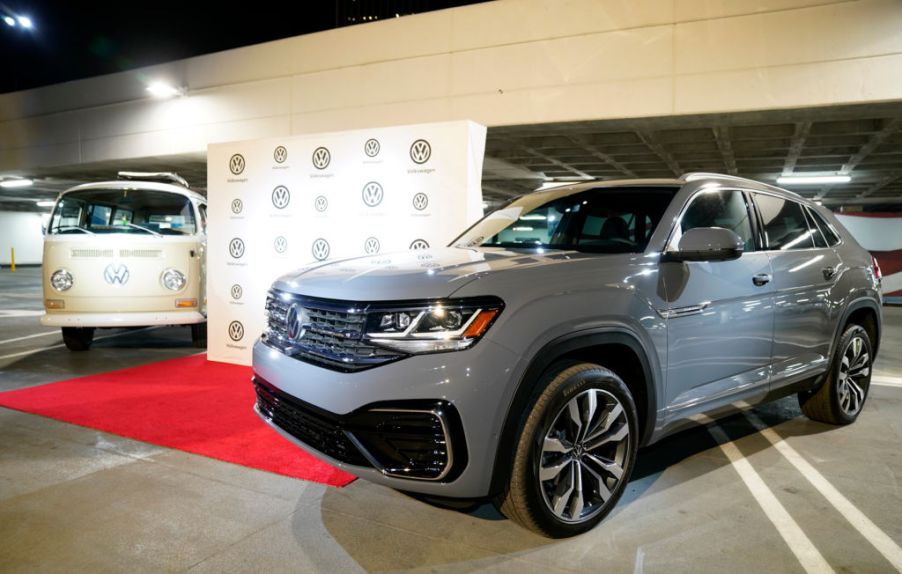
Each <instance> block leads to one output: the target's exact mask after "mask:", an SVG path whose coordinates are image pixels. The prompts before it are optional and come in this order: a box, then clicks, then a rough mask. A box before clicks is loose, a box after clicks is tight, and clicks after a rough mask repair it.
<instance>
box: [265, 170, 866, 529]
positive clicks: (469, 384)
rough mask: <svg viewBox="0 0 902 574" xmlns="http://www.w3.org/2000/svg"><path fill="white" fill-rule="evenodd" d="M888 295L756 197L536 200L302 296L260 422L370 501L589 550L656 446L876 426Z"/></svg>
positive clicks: (320, 280)
mask: <svg viewBox="0 0 902 574" xmlns="http://www.w3.org/2000/svg"><path fill="white" fill-rule="evenodd" d="M881 304H882V300H881V294H880V271H879V268H877V266H876V263H875V262H874V260H873V259H872V257H871V256H870V254H869V253H868V252H867V251H865V250H864V249H862V248H861V247H860V246H859V245H858V244H857V243H856V242H855V240H854V239H853V238H852V237H851V236H850V235H849V233H848V232H847V231H846V230H845V229H843V227H842V226H841V225H840V224H839V223H838V222H837V220H836V219H835V218H834V217H833V215H831V213H830V212H829V211H828V210H826V209H824V208H822V207H820V206H818V205H815V204H814V203H812V202H810V201H807V200H805V199H803V198H801V197H799V196H798V195H796V194H793V193H790V192H788V191H785V190H783V189H779V188H776V187H772V186H770V185H765V184H762V183H758V182H755V181H750V180H746V179H741V178H736V177H729V176H724V175H716V174H689V175H686V176H683V177H682V178H679V179H666V180H665V179H661V180H651V179H646V180H627V181H606V182H593V183H582V184H579V185H572V186H568V187H562V188H557V189H553V190H548V191H540V192H536V193H531V194H528V195H525V196H522V197H520V198H517V199H516V200H514V201H512V202H510V203H508V204H507V205H505V206H504V207H502V208H501V209H498V210H497V211H494V212H493V213H490V214H489V215H487V216H486V217H484V218H483V219H482V220H480V221H479V222H478V223H476V224H475V225H473V226H472V227H471V228H470V229H468V230H467V231H466V232H464V233H463V234H462V235H461V236H460V237H458V238H457V239H456V240H455V241H454V242H452V245H451V246H450V247H447V248H443V249H433V250H419V251H410V252H407V253H397V254H389V255H376V256H366V257H361V258H356V259H348V260H343V261H336V262H332V263H319V264H315V265H310V266H308V267H304V268H302V269H300V270H298V271H296V272H294V273H291V274H289V275H286V276H284V277H282V278H280V279H279V280H278V281H276V282H275V284H274V285H273V287H272V290H271V292H270V294H269V297H268V299H267V303H266V314H267V329H266V332H265V333H264V335H263V336H262V338H261V339H260V340H259V341H258V342H257V344H256V345H255V346H254V360H253V364H254V384H255V387H256V392H257V403H256V410H257V412H258V413H259V415H260V416H261V417H262V418H263V420H265V421H266V422H267V423H269V424H270V425H271V426H272V427H273V428H274V429H275V430H277V431H278V432H280V433H281V434H283V435H284V436H286V437H287V438H288V439H289V440H292V441H294V442H295V443H297V444H298V445H300V446H302V447H303V448H304V449H305V450H309V451H311V452H313V453H314V454H316V455H317V456H318V457H320V458H322V459H324V460H327V461H329V462H330V463H332V464H335V465H336V466H339V467H341V468H342V469H344V470H346V471H348V472H350V473H352V474H355V475H357V476H359V477H362V478H365V479H367V480H371V481H373V482H377V483H380V484H384V485H387V486H390V487H393V488H397V489H399V490H404V491H409V492H415V493H420V494H422V495H426V496H427V497H434V498H463V499H478V498H486V497H492V498H494V500H495V501H496V503H497V504H498V505H499V507H500V509H501V511H502V512H503V513H504V514H505V515H507V516H508V517H510V518H511V519H513V520H515V521H516V522H518V523H519V524H521V525H523V526H525V527H526V528H529V529H532V530H535V531H538V532H540V533H543V534H545V535H548V536H553V537H563V536H571V535H574V534H578V533H581V532H584V531H586V530H588V529H590V528H592V527H593V526H594V525H595V524H597V523H598V522H599V521H601V520H602V518H603V517H604V516H605V515H606V514H607V513H608V512H610V510H611V509H612V508H613V506H614V505H615V504H616V502H617V500H618V498H619V497H620V495H621V494H622V493H623V490H624V487H625V485H626V483H627V481H628V480H629V477H630V472H631V471H632V469H633V466H634V464H635V461H636V453H637V451H638V449H639V447H641V446H645V445H649V444H651V443H654V442H656V441H658V440H660V439H661V438H662V437H665V436H667V435H669V434H671V433H673V432H675V431H677V430H680V429H681V428H684V427H686V426H687V425H690V424H693V420H698V418H699V417H698V416H697V415H700V414H702V413H704V414H706V415H709V416H713V417H717V416H722V415H723V414H727V413H730V412H731V411H735V405H737V404H754V403H759V402H763V401H770V400H774V399H777V398H780V397H784V396H786V395H790V394H797V395H798V399H799V403H800V405H801V408H802V411H803V412H804V413H805V414H806V415H808V416H809V417H810V418H812V419H815V420H818V421H823V422H827V423H832V424H848V423H851V422H853V421H854V420H855V419H856V418H857V417H858V415H859V413H860V412H861V409H862V406H863V405H864V402H865V399H866V398H867V394H868V386H869V381H870V371H871V364H872V363H873V360H874V356H875V354H876V352H877V347H878V344H879V340H880V330H881Z"/></svg>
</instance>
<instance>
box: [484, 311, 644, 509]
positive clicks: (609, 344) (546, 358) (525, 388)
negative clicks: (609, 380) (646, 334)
mask: <svg viewBox="0 0 902 574" xmlns="http://www.w3.org/2000/svg"><path fill="white" fill-rule="evenodd" d="M624 348H625V349H624ZM614 350H619V351H621V353H620V354H619V355H617V357H616V359H615V361H616V364H611V361H610V360H607V361H606V360H605V359H606V358H611V357H613V356H614V355H612V354H611V353H612V351H614ZM623 350H628V351H629V353H622V351H623ZM567 359H572V360H579V361H581V362H597V363H600V364H601V365H602V366H604V367H605V368H608V369H611V370H612V371H614V372H615V373H616V374H617V375H618V376H620V377H621V378H622V379H624V382H625V383H626V384H627V386H628V387H629V388H630V390H631V391H633V394H634V396H636V397H637V400H636V410H637V411H638V414H639V425H640V435H641V438H640V445H645V444H647V443H648V442H649V440H650V439H651V436H652V434H653V431H654V428H655V424H656V417H657V392H656V386H655V383H656V380H657V376H656V371H655V368H654V363H653V362H652V361H653V358H652V355H651V354H650V353H649V349H648V348H647V346H646V344H645V343H643V342H642V340H641V339H640V338H639V337H638V336H637V335H636V334H634V333H632V332H631V331H629V330H628V329H626V328H622V327H614V328H599V329H591V330H589V331H582V332H578V333H572V334H569V335H565V336H562V337H559V338H557V339H554V340H552V341H550V342H549V343H547V344H545V346H543V347H542V348H541V349H540V350H539V351H538V352H537V353H535V355H534V356H533V358H532V360H531V361H530V363H529V366H528V367H527V368H526V370H525V372H524V374H523V376H522V377H521V379H520V382H519V384H518V386H517V389H516V391H515V393H514V396H513V399H512V400H511V402H510V404H509V405H508V409H507V412H506V414H505V420H504V425H503V426H502V430H501V436H500V437H499V440H498V446H497V448H496V450H495V462H494V465H493V470H492V480H491V486H490V489H491V494H496V493H498V492H501V491H502V490H503V489H504V485H505V484H506V482H507V480H508V478H509V474H510V467H511V464H512V461H513V457H514V449H515V446H516V443H517V440H518V438H519V437H518V433H519V431H520V428H522V426H523V422H524V420H525V417H526V416H527V415H528V411H527V408H528V407H529V406H530V404H531V403H532V402H533V401H534V400H535V399H536V397H537V396H538V395H539V394H540V393H541V389H540V388H539V383H540V381H541V379H542V375H543V374H545V372H546V371H547V370H548V368H549V367H550V366H551V365H552V364H554V363H555V362H557V361H560V360H567ZM599 359H601V360H600V361H599ZM605 363H608V364H605ZM630 374H634V375H641V377H642V381H641V383H640V382H637V381H635V377H629V375H630ZM624 375H626V376H624ZM637 390H638V391H641V392H639V393H637V392H636V391H637Z"/></svg>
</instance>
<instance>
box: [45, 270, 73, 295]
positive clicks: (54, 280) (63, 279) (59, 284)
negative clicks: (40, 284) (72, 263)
mask: <svg viewBox="0 0 902 574" xmlns="http://www.w3.org/2000/svg"><path fill="white" fill-rule="evenodd" d="M50 286H51V287H53V288H54V289H56V290H57V291H60V292H62V291H68V290H69V289H71V288H72V274H71V273H69V272H68V271H66V270H65V269H57V270H56V271H54V272H53V275H51V276H50Z"/></svg>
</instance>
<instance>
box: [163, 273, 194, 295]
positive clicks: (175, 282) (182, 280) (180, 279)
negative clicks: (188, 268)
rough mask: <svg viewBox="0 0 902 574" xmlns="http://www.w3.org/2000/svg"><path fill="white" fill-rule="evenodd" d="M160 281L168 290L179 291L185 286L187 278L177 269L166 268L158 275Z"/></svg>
mask: <svg viewBox="0 0 902 574" xmlns="http://www.w3.org/2000/svg"><path fill="white" fill-rule="evenodd" d="M160 282H161V283H162V284H163V287H165V288H167V289H169V290H170V291H181V290H182V289H184V288H185V284H186V283H188V279H187V278H186V277H185V275H184V274H183V273H182V272H181V271H178V270H177V269H167V270H165V271H163V274H162V275H160Z"/></svg>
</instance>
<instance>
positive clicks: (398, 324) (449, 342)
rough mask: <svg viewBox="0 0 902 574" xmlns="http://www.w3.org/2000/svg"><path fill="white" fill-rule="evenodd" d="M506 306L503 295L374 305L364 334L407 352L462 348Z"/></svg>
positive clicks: (384, 344) (485, 329)
mask: <svg viewBox="0 0 902 574" xmlns="http://www.w3.org/2000/svg"><path fill="white" fill-rule="evenodd" d="M503 307H504V304H503V303H502V302H501V300H500V299H496V298H480V299H459V300H453V299H452V300H448V301H441V302H435V303H423V304H422V305H411V306H409V307H407V306H405V307H395V308H388V307H386V308H383V309H380V308H375V309H373V308H371V309H370V310H369V313H368V317H367V326H366V335H365V336H366V339H367V340H368V341H369V342H370V343H372V344H374V345H378V346H380V347H385V348H388V349H394V350H396V351H402V352H405V353H412V354H419V353H438V352H442V351H460V350H463V349H467V348H469V347H471V346H473V345H474V344H475V343H476V341H478V340H479V339H480V337H482V336H483V335H484V334H485V332H486V331H488V329H489V327H491V325H492V323H493V322H494V321H495V318H496V317H498V314H499V313H501V309H502V308H503Z"/></svg>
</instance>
